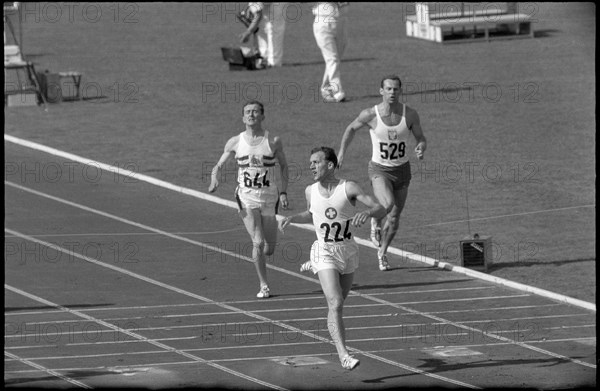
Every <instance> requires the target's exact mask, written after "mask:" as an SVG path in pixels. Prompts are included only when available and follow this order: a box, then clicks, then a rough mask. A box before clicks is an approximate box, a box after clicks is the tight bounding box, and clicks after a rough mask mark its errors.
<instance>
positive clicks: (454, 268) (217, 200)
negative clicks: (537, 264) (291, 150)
mask: <svg viewBox="0 0 600 391" xmlns="http://www.w3.org/2000/svg"><path fill="white" fill-rule="evenodd" d="M4 141H8V142H11V143H14V144H17V145H20V146H23V147H27V148H31V149H35V150H38V151H41V152H45V153H48V154H51V155H54V156H58V157H62V158H64V159H68V160H71V161H74V162H78V163H82V164H86V165H94V166H96V167H98V168H100V169H102V170H105V171H109V172H112V173H116V174H118V175H123V176H126V177H129V178H135V179H137V180H140V181H144V182H146V183H150V184H152V185H155V186H159V187H162V188H165V189H169V190H173V191H176V192H178V193H181V194H186V195H189V196H192V197H195V198H199V199H202V200H205V201H209V202H214V203H216V204H219V205H223V206H227V207H229V208H237V204H236V203H235V202H233V201H228V200H224V199H222V198H219V197H216V196H213V195H210V194H206V193H203V192H200V191H197V190H193V189H189V188H186V187H183V186H178V185H175V184H172V183H169V182H166V181H163V180H160V179H156V178H153V177H150V176H148V175H144V174H140V173H137V172H132V171H129V170H126V169H123V168H120V167H115V166H111V165H109V164H105V163H101V162H97V161H94V160H91V159H87V158H84V157H81V156H78V155H74V154H72V153H69V152H65V151H61V150H58V149H55V148H52V147H48V146H45V145H42V144H39V143H35V142H32V141H28V140H24V139H21V138H18V137H14V136H10V135H7V134H5V135H4ZM283 217H284V216H281V215H277V219H278V220H280V219H282V218H283ZM293 225H294V226H296V227H299V228H302V229H307V230H310V231H314V228H313V226H312V225H310V224H293ZM355 239H356V241H357V243H358V244H360V245H363V246H367V247H372V248H375V246H374V245H373V244H372V243H371V241H369V240H365V239H362V238H355ZM388 253H391V254H395V255H398V256H401V257H405V258H408V259H410V260H413V261H416V262H422V263H425V264H428V265H431V266H435V267H438V268H440V269H444V270H448V271H452V272H456V273H461V274H464V275H467V276H469V277H473V278H478V279H480V280H484V281H488V282H492V283H494V284H498V285H502V286H506V287H510V288H513V289H517V290H520V291H524V292H528V293H532V294H535V295H539V296H543V297H547V298H549V299H552V300H556V301H559V302H561V303H565V304H570V305H574V306H577V307H581V308H585V309H588V310H591V311H596V304H595V303H590V302H587V301H583V300H579V299H575V298H572V297H569V296H565V295H561V294H558V293H555V292H551V291H548V290H545V289H540V288H536V287H533V286H529V285H525V284H521V283H518V282H514V281H510V280H506V279H503V278H499V277H494V276H491V275H489V274H486V273H481V272H478V271H476V270H472V269H468V268H465V267H462V266H457V265H453V264H451V263H448V262H442V261H439V260H437V259H434V258H429V257H426V256H423V255H419V254H414V253H411V252H408V251H404V250H401V249H398V248H395V247H389V248H388Z"/></svg>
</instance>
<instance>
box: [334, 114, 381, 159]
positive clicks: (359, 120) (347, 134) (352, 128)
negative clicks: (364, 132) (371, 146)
mask: <svg viewBox="0 0 600 391" xmlns="http://www.w3.org/2000/svg"><path fill="white" fill-rule="evenodd" d="M373 118H375V110H374V109H373V108H372V107H370V108H368V109H364V110H363V111H361V112H360V114H359V115H358V117H356V119H355V120H354V121H352V122H351V123H350V124H349V125H348V126H347V127H346V130H345V131H344V135H343V136H342V142H341V144H340V150H339V151H338V168H342V163H343V161H344V155H345V154H346V150H347V149H348V146H349V145H350V143H351V142H352V139H353V138H354V134H355V133H356V132H357V131H358V130H360V129H368V128H370V122H371V121H372V120H373Z"/></svg>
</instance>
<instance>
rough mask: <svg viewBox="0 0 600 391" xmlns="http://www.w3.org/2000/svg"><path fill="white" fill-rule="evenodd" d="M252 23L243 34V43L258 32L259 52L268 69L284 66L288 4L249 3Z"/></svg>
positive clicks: (241, 38)
mask: <svg viewBox="0 0 600 391" xmlns="http://www.w3.org/2000/svg"><path fill="white" fill-rule="evenodd" d="M248 10H249V11H250V13H251V14H252V22H251V23H250V25H249V26H248V28H247V29H246V31H244V33H242V35H241V37H240V40H241V42H242V43H245V42H247V41H248V39H249V38H250V36H251V35H252V34H253V33H254V32H255V31H256V28H257V27H258V32H256V39H257V41H258V50H259V52H260V55H261V57H262V58H263V59H265V61H266V62H267V63H266V66H267V67H280V66H281V65H282V64H283V38H284V35H285V13H286V3H258V2H255V3H248Z"/></svg>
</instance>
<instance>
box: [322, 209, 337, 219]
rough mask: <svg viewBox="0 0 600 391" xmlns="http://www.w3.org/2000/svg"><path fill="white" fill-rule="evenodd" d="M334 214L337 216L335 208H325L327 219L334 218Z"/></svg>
mask: <svg viewBox="0 0 600 391" xmlns="http://www.w3.org/2000/svg"><path fill="white" fill-rule="evenodd" d="M336 216H337V210H335V209H334V208H327V209H326V210H325V217H327V218H328V219H329V220H333V219H335V218H336Z"/></svg>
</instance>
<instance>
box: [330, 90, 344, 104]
mask: <svg viewBox="0 0 600 391" xmlns="http://www.w3.org/2000/svg"><path fill="white" fill-rule="evenodd" d="M333 99H335V101H336V102H344V101H346V94H344V93H343V92H337V93H335V94H334V95H333Z"/></svg>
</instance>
